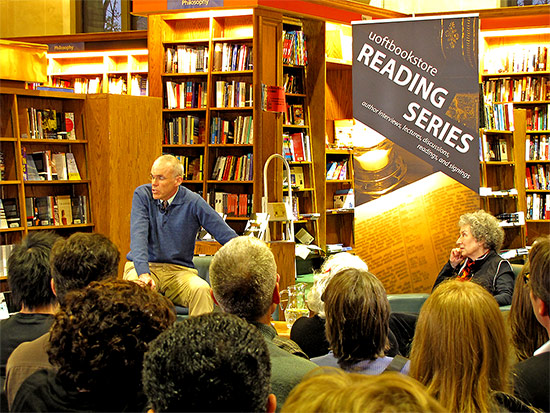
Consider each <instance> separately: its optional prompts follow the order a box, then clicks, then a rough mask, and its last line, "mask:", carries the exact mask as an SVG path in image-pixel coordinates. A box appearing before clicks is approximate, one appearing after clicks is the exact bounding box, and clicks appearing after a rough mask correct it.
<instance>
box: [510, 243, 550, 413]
mask: <svg viewBox="0 0 550 413" xmlns="http://www.w3.org/2000/svg"><path fill="white" fill-rule="evenodd" d="M529 265H530V273H529V282H528V285H529V288H530V298H531V303H532V305H533V312H534V313H535V317H536V318H537V320H538V321H539V323H540V324H541V325H542V326H543V327H544V328H545V330H546V332H547V334H548V335H547V338H548V337H549V336H550V236H548V235H547V236H545V237H541V238H538V239H537V240H536V241H535V242H534V243H533V247H532V248H531V251H530V252H529ZM514 373H515V376H516V377H515V384H514V392H515V394H516V395H518V396H519V397H520V398H521V399H522V400H525V401H526V402H528V403H530V404H532V405H533V406H535V407H537V408H539V409H542V410H544V411H545V412H549V411H550V391H549V389H550V340H548V341H546V343H544V344H543V345H542V346H540V347H539V348H538V349H537V350H536V351H535V352H534V353H533V357H531V358H529V359H527V360H525V361H522V362H521V363H518V364H517V365H516V366H515V368H514Z"/></svg>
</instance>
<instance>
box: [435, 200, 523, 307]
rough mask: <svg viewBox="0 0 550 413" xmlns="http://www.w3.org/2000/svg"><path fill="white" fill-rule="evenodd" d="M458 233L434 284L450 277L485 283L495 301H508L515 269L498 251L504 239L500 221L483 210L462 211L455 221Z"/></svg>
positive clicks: (504, 303) (509, 301)
mask: <svg viewBox="0 0 550 413" xmlns="http://www.w3.org/2000/svg"><path fill="white" fill-rule="evenodd" d="M458 226H459V227H460V236H459V237H458V239H457V240H456V244H457V248H453V249H452V250H451V254H450V257H449V262H447V263H446V264H445V266H444V267H443V269H442V270H441V272H440V273H439V275H438V276H437V279H436V280H435V283H434V286H433V288H434V289H435V287H437V286H438V285H439V284H440V283H441V282H442V281H444V280H446V279H449V278H459V279H461V280H463V281H475V282H477V283H478V284H481V285H482V286H483V287H485V288H486V289H487V290H488V291H489V292H490V293H491V294H492V295H493V296H494V297H495V299H496V300H497V302H498V305H509V304H510V303H511V302H512V291H513V290H514V271H513V270H512V266H511V265H510V263H509V262H508V261H507V260H505V259H503V258H501V257H500V256H499V255H498V251H499V250H500V247H501V246H502V242H503V241H504V230H503V229H502V228H501V227H500V226H499V221H498V220H497V219H496V218H495V217H494V216H492V215H491V214H488V213H487V212H485V211H483V210H479V211H477V212H473V213H470V214H464V215H462V216H461V217H460V220H459V221H458Z"/></svg>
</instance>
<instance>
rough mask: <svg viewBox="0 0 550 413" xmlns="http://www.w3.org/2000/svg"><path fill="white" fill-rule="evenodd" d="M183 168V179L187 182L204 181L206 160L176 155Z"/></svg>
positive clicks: (201, 157)
mask: <svg viewBox="0 0 550 413" xmlns="http://www.w3.org/2000/svg"><path fill="white" fill-rule="evenodd" d="M174 156H175V157H176V158H178V160H179V161H180V163H181V165H182V166H183V179H184V180H185V181H202V178H203V167H204V159H203V156H202V155H199V156H185V155H174Z"/></svg>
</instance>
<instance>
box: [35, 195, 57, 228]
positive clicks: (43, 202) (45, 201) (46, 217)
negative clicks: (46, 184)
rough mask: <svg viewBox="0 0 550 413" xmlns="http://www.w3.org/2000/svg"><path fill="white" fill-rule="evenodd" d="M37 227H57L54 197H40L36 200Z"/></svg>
mask: <svg viewBox="0 0 550 413" xmlns="http://www.w3.org/2000/svg"><path fill="white" fill-rule="evenodd" d="M34 207H35V213H36V214H37V216H36V225H38V226H50V225H55V215H54V201H53V197H52V196H40V197H36V198H34Z"/></svg>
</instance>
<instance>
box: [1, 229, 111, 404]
mask: <svg viewBox="0 0 550 413" xmlns="http://www.w3.org/2000/svg"><path fill="white" fill-rule="evenodd" d="M49 259H50V265H51V271H52V283H51V289H52V290H53V293H54V294H56V295H57V298H58V301H59V302H60V303H62V302H63V300H64V298H65V295H66V293H67V292H68V291H70V290H77V289H80V288H83V287H86V286H87V285H88V284H89V283H90V282H92V281H96V280H102V279H108V278H112V279H114V278H116V274H117V271H118V264H119V262H120V253H119V251H118V248H117V247H116V245H115V244H114V243H113V242H112V241H111V240H110V239H109V238H107V237H106V236H105V235H102V234H97V233H93V234H92V233H83V232H77V233H75V234H72V235H71V236H70V237H69V238H67V239H59V240H58V241H57V242H56V243H55V244H54V245H53V247H52V251H51V254H50V257H49ZM49 339H50V334H49V333H46V334H44V335H42V336H40V337H38V338H37V339H36V340H33V341H29V342H26V343H22V344H21V345H19V346H18V347H17V348H16V349H15V350H14V351H13V353H12V354H11V356H10V357H9V359H8V363H7V366H6V386H5V388H6V396H7V399H8V406H11V404H12V402H13V399H14V398H15V394H16V393H17V390H18V389H19V386H20V385H21V383H22V382H23V381H24V380H25V379H26V378H27V377H29V376H30V375H31V374H32V373H34V372H35V371H37V370H39V369H42V368H51V367H52V365H51V364H50V362H49V360H48V355H47V353H46V345H47V344H48V341H49Z"/></svg>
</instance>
